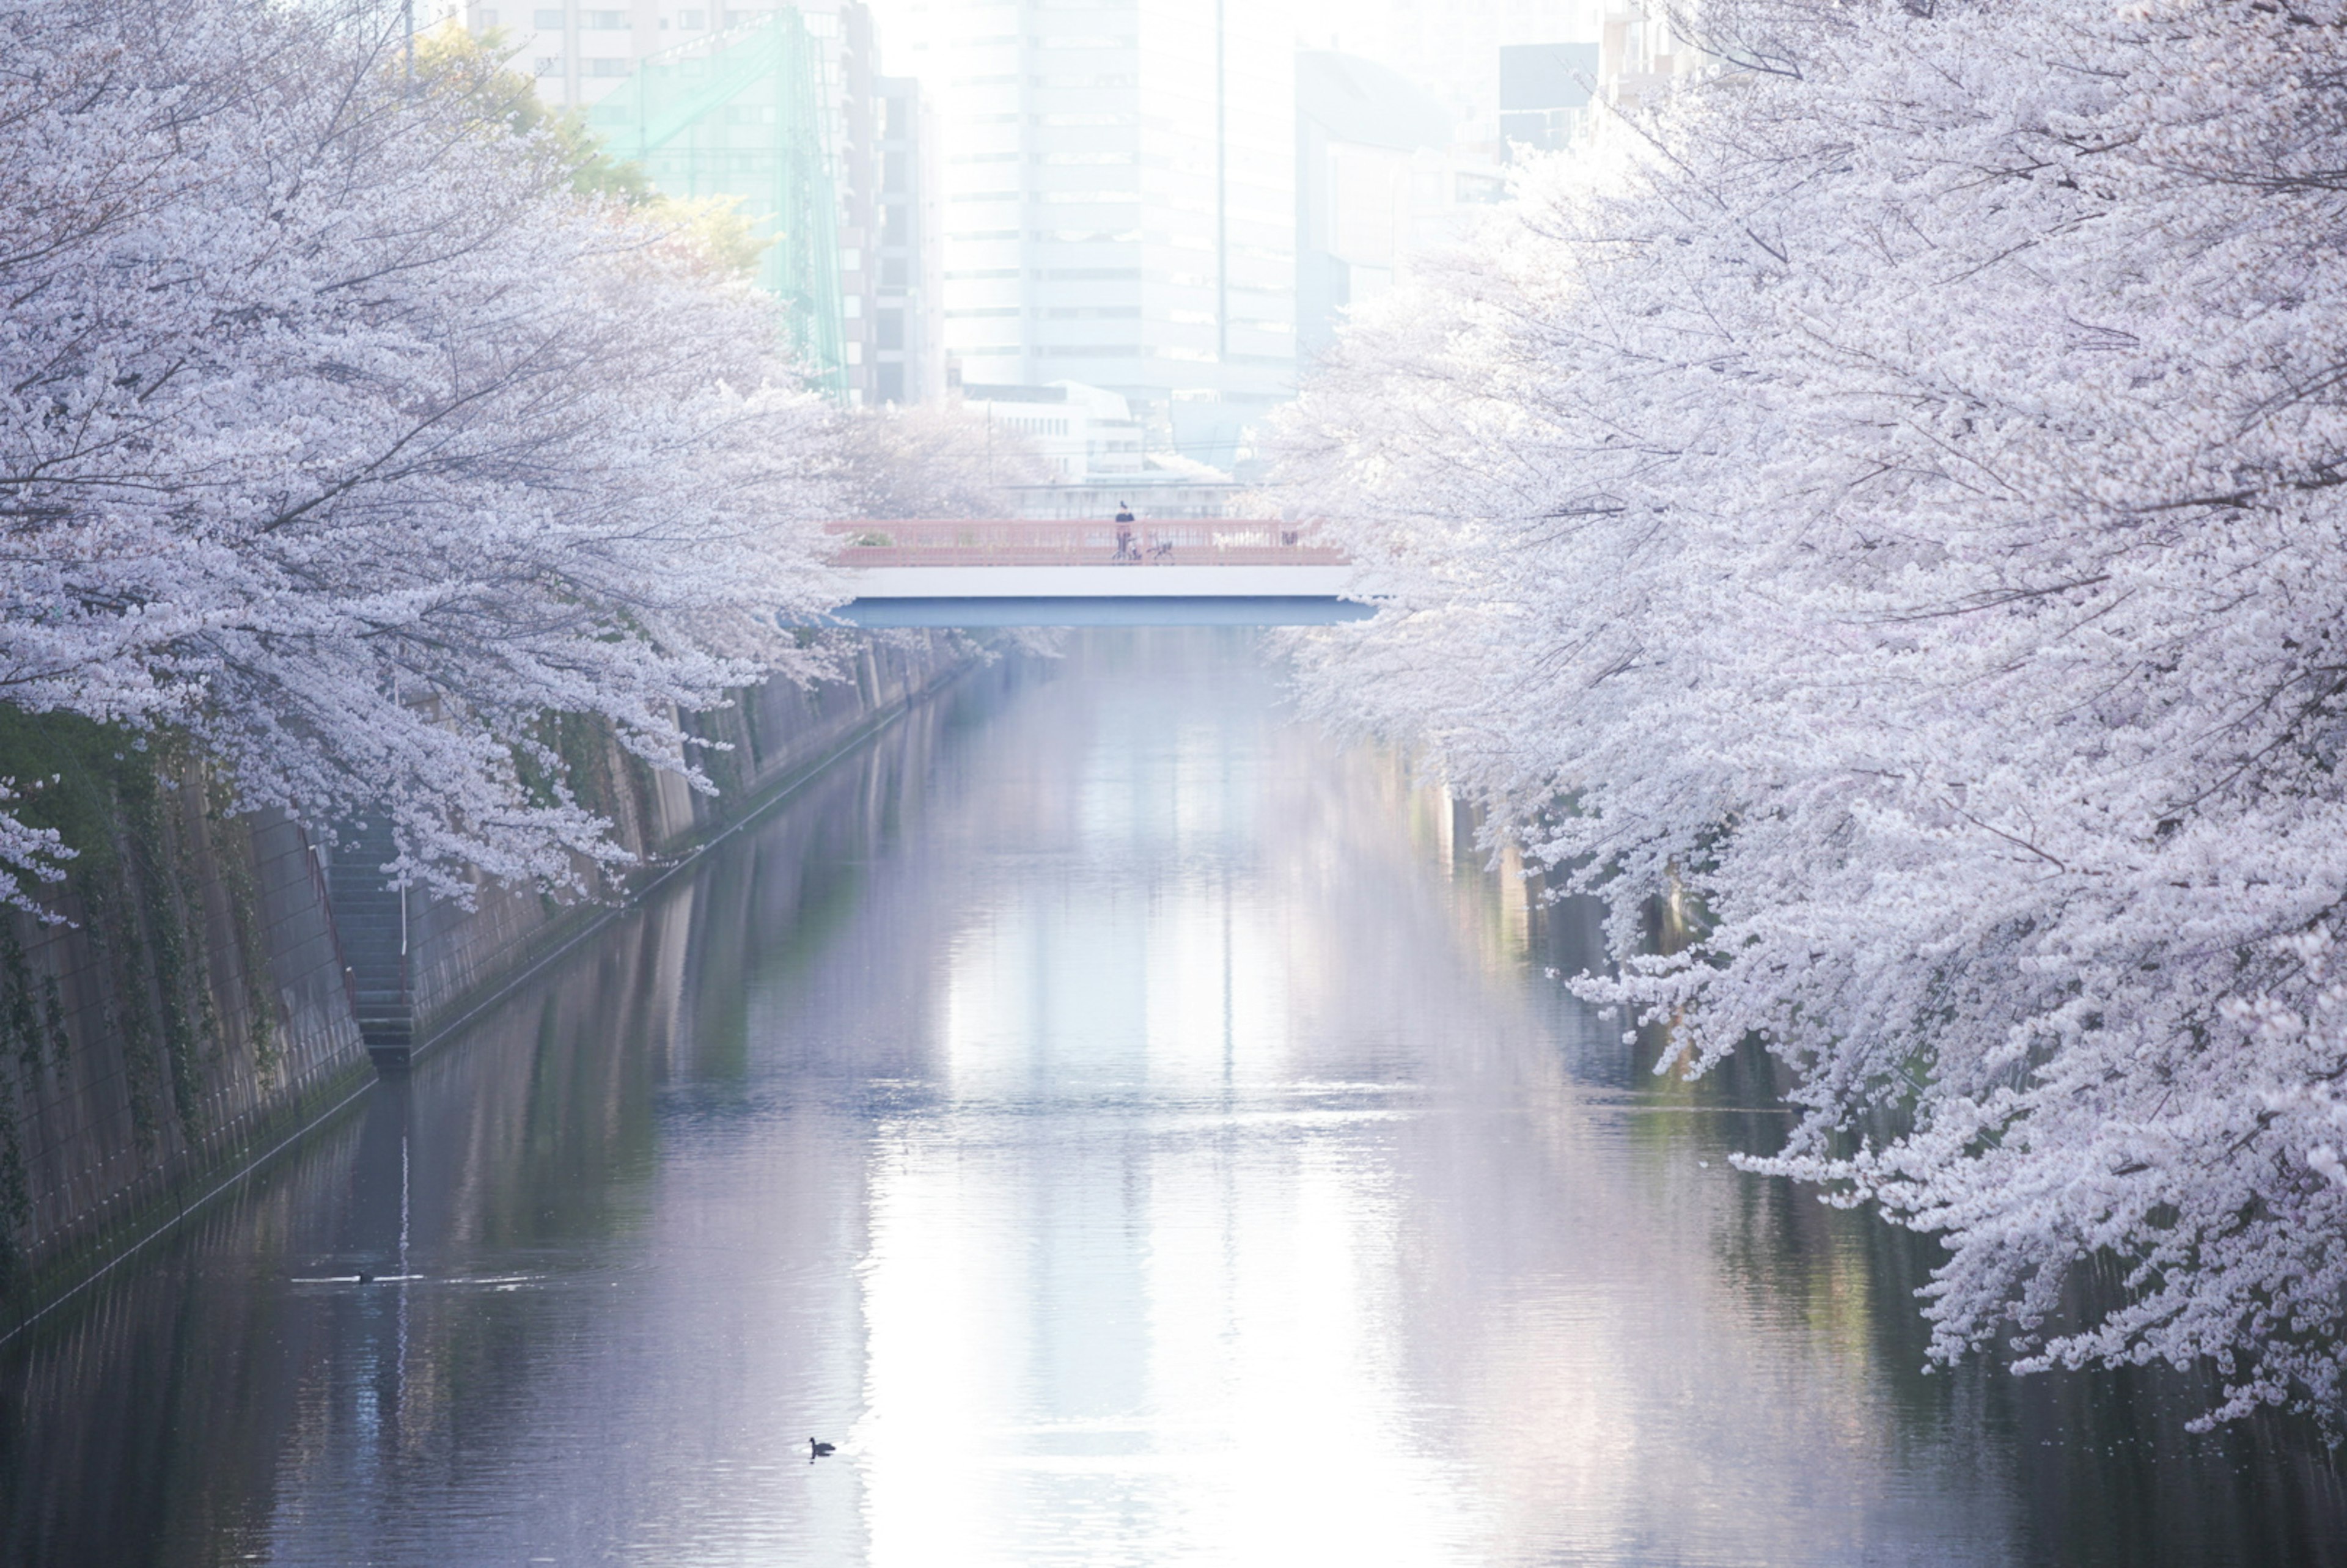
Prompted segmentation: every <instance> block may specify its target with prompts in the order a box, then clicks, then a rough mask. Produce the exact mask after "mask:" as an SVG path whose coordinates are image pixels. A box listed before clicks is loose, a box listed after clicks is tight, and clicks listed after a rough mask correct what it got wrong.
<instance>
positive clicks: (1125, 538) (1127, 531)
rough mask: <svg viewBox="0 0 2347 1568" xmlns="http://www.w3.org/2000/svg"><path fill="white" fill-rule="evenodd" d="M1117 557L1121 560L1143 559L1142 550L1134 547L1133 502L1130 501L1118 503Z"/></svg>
mask: <svg viewBox="0 0 2347 1568" xmlns="http://www.w3.org/2000/svg"><path fill="white" fill-rule="evenodd" d="M1116 559H1119V560H1138V559H1141V552H1140V551H1139V550H1136V549H1134V548H1133V503H1132V502H1130V501H1119V502H1118V503H1117V504H1116Z"/></svg>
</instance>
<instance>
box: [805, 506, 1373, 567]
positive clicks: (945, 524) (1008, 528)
mask: <svg viewBox="0 0 2347 1568" xmlns="http://www.w3.org/2000/svg"><path fill="white" fill-rule="evenodd" d="M824 531H825V533H827V534H830V535H832V536H834V537H835V538H839V539H840V540H841V543H840V546H839V548H837V549H836V550H835V552H834V555H833V559H835V561H837V562H838V564H840V565H841V566H850V567H854V566H1078V565H1084V566H1092V565H1130V566H1151V565H1162V566H1307V565H1308V566H1342V565H1344V564H1345V562H1346V557H1345V553H1344V552H1343V551H1342V550H1340V549H1338V548H1336V547H1335V546H1333V545H1323V544H1317V543H1314V542H1312V530H1311V528H1310V525H1308V524H1297V523H1290V522H1285V521H1282V520H1280V519H1277V518H1144V519H1142V520H1140V521H1138V522H1132V523H1116V522H1112V521H1102V520H1090V519H1088V520H1085V521H1081V522H1054V521H1039V520H1032V519H1025V518H903V519H889V520H879V519H875V520H871V521H856V522H835V523H825V525H824Z"/></svg>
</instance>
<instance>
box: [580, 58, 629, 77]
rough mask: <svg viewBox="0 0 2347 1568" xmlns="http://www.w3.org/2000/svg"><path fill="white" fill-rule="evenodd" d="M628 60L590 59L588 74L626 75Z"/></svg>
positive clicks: (591, 75)
mask: <svg viewBox="0 0 2347 1568" xmlns="http://www.w3.org/2000/svg"><path fill="white" fill-rule="evenodd" d="M628 65H629V62H628V61H626V60H589V61H588V62H587V74H588V75H589V76H590V77H624V76H626V75H627V74H628Z"/></svg>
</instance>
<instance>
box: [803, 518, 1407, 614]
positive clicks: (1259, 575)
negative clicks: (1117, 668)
mask: <svg viewBox="0 0 2347 1568" xmlns="http://www.w3.org/2000/svg"><path fill="white" fill-rule="evenodd" d="M825 531H827V532H829V533H831V534H833V535H835V536H837V537H838V538H839V539H840V541H841V543H840V548H839V549H838V551H837V552H836V554H835V556H834V558H833V559H835V561H836V562H837V563H838V564H839V565H840V566H842V567H844V568H846V570H847V573H848V576H849V579H850V580H851V582H852V583H853V584H854V586H855V589H856V597H855V599H854V600H851V601H850V602H849V603H847V604H846V605H844V606H842V607H841V608H840V609H839V610H836V611H835V612H834V613H835V617H836V618H837V619H838V620H841V621H844V622H846V623H847V624H849V625H855V626H875V627H880V626H1208V625H1225V626H1280V625H1311V624H1318V623H1323V622H1328V621H1337V620H1359V619H1362V618H1363V617H1366V616H1368V614H1370V613H1371V611H1370V609H1369V607H1368V605H1366V604H1360V603H1357V602H1354V601H1351V600H1347V599H1346V598H1344V597H1343V596H1344V594H1345V593H1346V592H1347V590H1348V584H1349V583H1350V580H1351V578H1352V568H1351V566H1350V565H1349V564H1348V562H1347V561H1346V559H1345V558H1344V556H1343V555H1342V554H1341V553H1340V552H1338V551H1337V550H1336V549H1334V548H1330V547H1328V546H1326V545H1319V544H1315V543H1312V542H1311V540H1310V538H1309V536H1308V535H1307V533H1306V532H1305V531H1304V530H1301V529H1299V528H1296V526H1295V525H1293V524H1288V523H1282V522H1278V521H1274V520H1264V519H1246V518H1213V519H1209V520H1202V521H1190V520H1184V521H1143V522H1137V523H1130V524H1118V523H1113V522H1076V523H1070V522H1025V521H1016V520H1009V519H1004V520H994V519H979V520H969V521H964V520H958V519H951V520H947V519H920V520H917V521H905V522H855V523H830V524H826V525H825Z"/></svg>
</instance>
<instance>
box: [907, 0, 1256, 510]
mask: <svg viewBox="0 0 2347 1568" xmlns="http://www.w3.org/2000/svg"><path fill="white" fill-rule="evenodd" d="M883 14H884V15H885V16H886V17H887V19H888V21H889V23H890V24H891V26H892V31H893V34H894V36H895V37H896V39H897V49H896V51H895V52H896V57H897V60H898V61H899V62H901V65H900V68H909V70H910V71H911V72H912V74H914V75H916V76H917V77H920V78H921V80H922V83H923V85H924V87H926V88H928V91H929V92H930V93H931V94H932V95H933V97H934V98H935V100H936V102H937V105H938V134H939V141H940V149H941V151H942V154H943V157H942V160H941V165H940V187H941V195H942V200H941V202H940V209H941V216H940V219H939V225H940V229H941V236H940V241H941V250H942V258H943V259H942V270H943V303H944V333H945V347H946V352H947V354H948V356H949V358H950V359H951V360H952V361H954V362H958V365H959V369H960V375H961V379H962V380H963V382H964V383H966V384H985V385H989V386H1006V385H1010V386H1044V385H1049V384H1054V383H1058V382H1063V381H1075V382H1081V383H1084V384H1092V385H1097V386H1101V387H1104V388H1107V389H1110V390H1112V391H1113V392H1115V393H1117V394H1119V395H1122V396H1123V397H1124V398H1125V399H1126V400H1127V401H1128V403H1129V404H1130V405H1131V406H1132V410H1133V416H1134V417H1135V418H1136V419H1137V420H1138V421H1139V422H1140V424H1141V426H1142V428H1143V431H1144V433H1145V438H1146V440H1147V442H1148V444H1149V445H1150V446H1151V447H1152V448H1153V449H1155V450H1164V451H1168V452H1170V453H1173V454H1179V455H1183V456H1188V457H1191V458H1194V459H1199V460H1203V461H1205V462H1208V463H1212V464H1214V465H1215V466H1220V467H1228V466H1230V465H1231V464H1232V463H1233V462H1234V461H1235V459H1236V458H1238V457H1239V456H1241V455H1242V453H1243V451H1244V450H1245V443H1246V441H1247V440H1248V439H1249V438H1250V436H1251V433H1252V432H1253V431H1254V430H1255V428H1256V427H1258V426H1260V425H1261V424H1262V422H1263V419H1264V416H1265V415H1266V414H1267V413H1268V412H1269V410H1270V409H1271V408H1272V407H1273V406H1274V405H1276V404H1277V403H1279V402H1281V401H1283V400H1285V399H1286V397H1287V396H1289V395H1291V393H1292V391H1293V385H1294V373H1295V295H1294V284H1295V232H1294V231H1295V192H1294V166H1295V135H1296V133H1295V123H1296V122H1295V96H1294V94H1295V83H1294V68H1293V66H1292V64H1291V58H1292V52H1293V46H1294V40H1293V37H1292V36H1291V32H1290V27H1289V26H1288V23H1287V21H1286V18H1287V15H1288V13H1287V11H1286V8H1285V7H1284V6H1283V5H1280V4H1276V3H1274V4H1263V5H1244V4H1240V3H1238V0H1057V3H1052V4H1040V3H1037V0H895V3H894V4H890V5H887V6H886V7H885V10H884V13H883Z"/></svg>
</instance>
